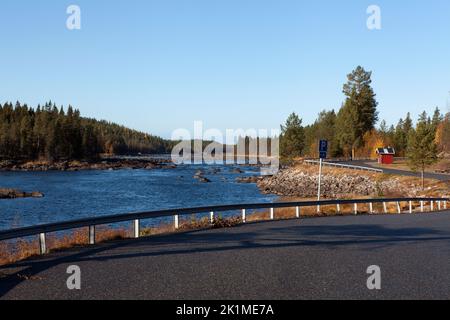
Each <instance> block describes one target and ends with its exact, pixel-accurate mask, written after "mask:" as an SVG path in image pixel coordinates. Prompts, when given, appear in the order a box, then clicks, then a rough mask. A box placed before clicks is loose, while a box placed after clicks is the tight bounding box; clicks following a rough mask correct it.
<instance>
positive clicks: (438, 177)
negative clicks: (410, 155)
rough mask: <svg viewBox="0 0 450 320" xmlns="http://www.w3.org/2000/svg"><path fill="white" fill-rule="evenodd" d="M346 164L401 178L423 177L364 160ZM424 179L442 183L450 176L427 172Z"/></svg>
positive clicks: (417, 173)
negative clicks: (379, 170) (380, 171)
mask: <svg viewBox="0 0 450 320" xmlns="http://www.w3.org/2000/svg"><path fill="white" fill-rule="evenodd" d="M344 163H346V164H351V165H356V166H363V167H369V168H375V169H382V170H383V171H384V173H387V174H396V175H400V176H409V177H418V178H420V177H421V173H420V172H412V171H406V170H398V169H391V168H389V167H388V166H386V167H383V168H380V167H377V166H374V165H373V164H374V161H364V160H356V161H347V162H344ZM424 177H425V178H426V179H436V180H441V181H450V174H442V173H431V172H426V173H425V175H424Z"/></svg>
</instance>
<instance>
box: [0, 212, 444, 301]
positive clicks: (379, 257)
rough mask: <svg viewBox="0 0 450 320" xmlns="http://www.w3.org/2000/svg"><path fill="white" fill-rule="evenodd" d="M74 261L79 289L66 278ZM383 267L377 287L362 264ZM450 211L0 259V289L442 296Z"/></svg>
mask: <svg viewBox="0 0 450 320" xmlns="http://www.w3.org/2000/svg"><path fill="white" fill-rule="evenodd" d="M70 265H77V266H79V267H80V268H81V290H74V291H71V290H68V289H67V287H66V280H67V278H68V276H69V275H68V274H66V270H67V267H68V266H70ZM371 265H378V266H379V267H380V268H381V285H382V288H381V290H375V291H371V290H368V289H367V286H366V282H367V278H368V277H369V275H368V274H366V271H367V268H368V267H369V266H371ZM449 270H450V212H444V213H432V214H430V213H428V214H412V215H410V214H404V215H380V216H378V215H376V216H367V215H366V216H348V217H330V218H312V219H302V220H287V221H274V222H267V223H255V224H248V225H243V226H239V227H236V228H232V229H218V230H206V231H198V232H189V233H182V234H175V235H169V236H158V237H153V238H143V239H139V240H129V241H128V240H127V241H120V242H113V243H108V244H101V245H97V246H93V247H88V248H76V249H72V250H69V251H64V252H60V253H53V254H51V255H49V256H46V257H45V258H39V259H34V260H28V261H25V262H21V263H18V264H17V265H15V266H10V267H8V268H0V274H1V275H0V296H1V298H2V299H215V300H224V299H268V300H277V299H449V298H450V272H449Z"/></svg>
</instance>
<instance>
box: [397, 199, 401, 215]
mask: <svg viewBox="0 0 450 320" xmlns="http://www.w3.org/2000/svg"><path fill="white" fill-rule="evenodd" d="M397 212H398V213H402V208H401V207H400V202H399V201H397Z"/></svg>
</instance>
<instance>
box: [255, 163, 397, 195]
mask: <svg viewBox="0 0 450 320" xmlns="http://www.w3.org/2000/svg"><path fill="white" fill-rule="evenodd" d="M258 187H259V189H260V190H261V192H263V193H265V194H275V195H278V196H287V197H301V198H309V197H315V196H317V189H318V174H317V173H315V172H311V170H308V169H304V168H288V169H284V170H282V171H280V172H279V173H278V174H276V175H274V176H271V177H265V178H263V179H261V180H259V181H258ZM321 189H322V196H323V197H325V198H342V197H348V196H349V195H358V196H381V195H385V194H389V193H392V192H397V191H398V190H399V189H400V181H399V179H398V178H396V177H387V178H385V179H380V176H377V175H373V174H372V175H371V174H367V175H363V174H361V173H350V172H344V171H343V172H336V171H334V172H328V173H324V174H323V176H322V184H321Z"/></svg>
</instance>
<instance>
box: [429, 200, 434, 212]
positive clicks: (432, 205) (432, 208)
mask: <svg viewBox="0 0 450 320" xmlns="http://www.w3.org/2000/svg"><path fill="white" fill-rule="evenodd" d="M430 207H431V211H434V201H431V202H430Z"/></svg>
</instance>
